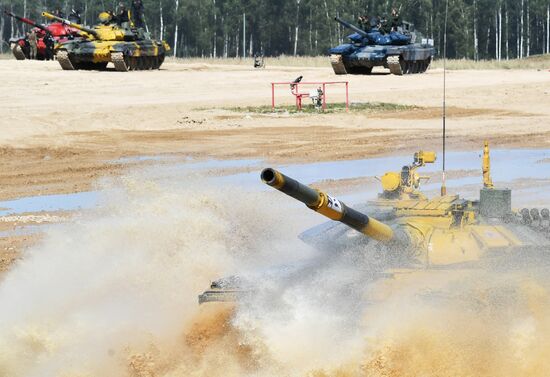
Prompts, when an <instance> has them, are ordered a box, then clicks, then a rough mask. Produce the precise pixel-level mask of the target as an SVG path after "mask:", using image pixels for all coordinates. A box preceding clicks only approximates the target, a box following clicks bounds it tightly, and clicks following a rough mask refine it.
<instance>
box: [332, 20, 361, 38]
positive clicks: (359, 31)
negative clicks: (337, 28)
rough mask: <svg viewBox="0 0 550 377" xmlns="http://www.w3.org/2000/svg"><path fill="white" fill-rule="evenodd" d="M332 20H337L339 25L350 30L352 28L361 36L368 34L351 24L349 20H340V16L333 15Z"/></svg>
mask: <svg viewBox="0 0 550 377" xmlns="http://www.w3.org/2000/svg"><path fill="white" fill-rule="evenodd" d="M334 20H335V21H337V22H338V23H339V24H340V25H342V26H343V27H346V28H348V29H350V30H353V31H354V32H356V33H357V34H359V35H361V36H363V37H366V36H368V34H367V32H366V31H364V30H362V29H361V28H359V27H357V26H355V25H353V24H350V23H349V22H347V21H344V20H342V19H341V18H340V17H334Z"/></svg>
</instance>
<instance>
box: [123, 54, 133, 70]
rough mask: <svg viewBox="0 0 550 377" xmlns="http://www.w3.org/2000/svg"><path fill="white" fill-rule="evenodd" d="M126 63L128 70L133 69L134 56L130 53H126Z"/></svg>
mask: <svg viewBox="0 0 550 377" xmlns="http://www.w3.org/2000/svg"><path fill="white" fill-rule="evenodd" d="M124 64H126V67H127V68H128V71H131V70H132V58H131V57H130V56H128V55H124Z"/></svg>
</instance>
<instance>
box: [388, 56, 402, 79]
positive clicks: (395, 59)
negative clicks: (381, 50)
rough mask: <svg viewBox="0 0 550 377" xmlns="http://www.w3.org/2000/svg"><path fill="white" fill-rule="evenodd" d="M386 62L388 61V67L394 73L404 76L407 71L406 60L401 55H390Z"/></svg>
mask: <svg viewBox="0 0 550 377" xmlns="http://www.w3.org/2000/svg"><path fill="white" fill-rule="evenodd" d="M386 62H387V63H388V68H389V69H390V72H391V73H392V74H393V75H396V76H402V75H403V74H404V73H405V72H404V69H405V61H404V60H403V58H402V57H401V56H399V55H394V56H388V57H387V59H386Z"/></svg>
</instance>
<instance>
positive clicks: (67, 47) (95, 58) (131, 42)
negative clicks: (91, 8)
mask: <svg viewBox="0 0 550 377" xmlns="http://www.w3.org/2000/svg"><path fill="white" fill-rule="evenodd" d="M42 15H43V16H44V17H47V18H49V19H52V20H57V21H59V22H62V23H64V24H66V25H68V26H70V27H73V28H75V29H78V30H80V32H81V33H80V34H81V36H82V37H83V38H82V39H79V40H74V41H67V42H63V43H60V44H58V45H57V46H56V48H55V53H56V57H57V60H58V61H59V64H60V65H61V67H62V68H63V69H64V70H74V69H96V70H105V69H106V67H107V64H108V63H113V64H114V66H115V69H116V70H117V71H120V72H126V71H134V70H148V69H159V68H160V66H161V65H162V63H163V62H164V57H165V54H166V52H167V51H169V50H170V46H168V44H167V43H166V42H165V41H157V40H154V39H152V38H151V36H150V34H149V33H148V32H147V31H145V30H144V29H142V28H136V27H134V26H133V24H132V23H131V22H123V23H121V25H118V24H117V23H115V22H113V17H112V15H111V14H109V13H107V12H103V13H101V14H100V15H99V21H100V24H98V25H96V26H94V27H93V28H88V27H85V26H82V25H79V24H75V23H72V22H70V21H69V20H65V19H62V18H59V17H56V16H54V15H52V14H50V13H47V12H44V13H42ZM129 19H130V18H129Z"/></svg>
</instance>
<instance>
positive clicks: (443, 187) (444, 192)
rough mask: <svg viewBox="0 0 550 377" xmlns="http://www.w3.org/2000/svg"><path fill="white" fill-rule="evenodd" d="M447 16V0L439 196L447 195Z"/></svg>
mask: <svg viewBox="0 0 550 377" xmlns="http://www.w3.org/2000/svg"><path fill="white" fill-rule="evenodd" d="M448 14H449V0H447V1H446V2H445V25H444V27H443V29H444V30H443V171H442V174H441V196H445V195H447V184H446V176H445V173H446V162H447V160H446V157H447V150H446V146H447V145H446V142H447V127H446V126H447V124H446V120H447V102H446V100H447V16H448Z"/></svg>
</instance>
